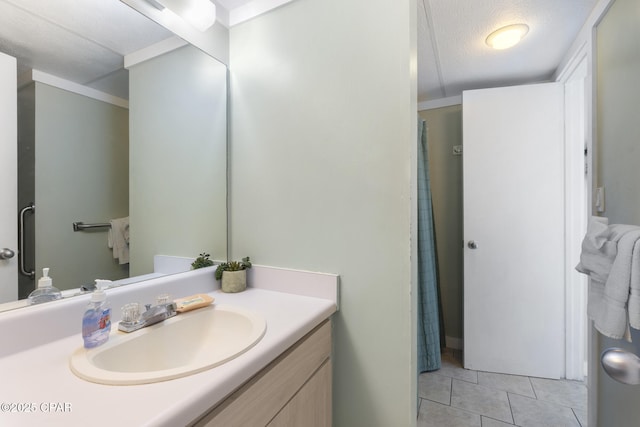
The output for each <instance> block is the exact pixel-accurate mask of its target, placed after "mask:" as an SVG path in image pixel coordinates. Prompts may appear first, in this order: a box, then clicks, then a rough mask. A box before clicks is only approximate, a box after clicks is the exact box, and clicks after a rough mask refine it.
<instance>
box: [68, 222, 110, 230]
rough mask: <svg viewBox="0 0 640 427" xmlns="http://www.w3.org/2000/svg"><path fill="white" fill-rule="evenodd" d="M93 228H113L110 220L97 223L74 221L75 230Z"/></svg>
mask: <svg viewBox="0 0 640 427" xmlns="http://www.w3.org/2000/svg"><path fill="white" fill-rule="evenodd" d="M93 228H111V224H110V223H108V222H100V223H96V224H85V223H84V222H81V221H78V222H74V223H73V231H84V230H89V229H93Z"/></svg>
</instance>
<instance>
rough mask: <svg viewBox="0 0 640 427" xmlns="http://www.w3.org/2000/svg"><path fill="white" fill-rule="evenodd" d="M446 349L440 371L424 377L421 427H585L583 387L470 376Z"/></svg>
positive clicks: (570, 383) (420, 382)
mask: <svg viewBox="0 0 640 427" xmlns="http://www.w3.org/2000/svg"><path fill="white" fill-rule="evenodd" d="M461 360H462V353H461V352H460V351H457V350H445V352H443V354H442V368H441V369H439V370H437V371H434V372H427V373H423V374H421V375H420V378H419V380H418V395H419V397H420V400H419V405H420V406H419V411H418V427H500V426H511V425H516V426H521V427H542V426H544V427H564V426H571V427H587V388H586V386H585V385H584V383H582V382H578V381H564V380H548V379H543V378H533V377H520V376H516V375H504V374H494V373H488V372H479V371H470V370H467V369H463V368H462V362H461Z"/></svg>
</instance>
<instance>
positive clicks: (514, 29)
mask: <svg viewBox="0 0 640 427" xmlns="http://www.w3.org/2000/svg"><path fill="white" fill-rule="evenodd" d="M528 32H529V27H528V26H527V25H526V24H513V25H507V26H506V27H502V28H499V29H497V30H496V31H494V32H493V33H491V34H489V36H488V37H487V40H486V43H487V45H489V46H490V47H492V48H494V49H497V50H501V49H507V48H510V47H511V46H514V45H516V44H518V43H519V42H520V40H522V38H523V37H524V36H525V35H526V34H527V33H528Z"/></svg>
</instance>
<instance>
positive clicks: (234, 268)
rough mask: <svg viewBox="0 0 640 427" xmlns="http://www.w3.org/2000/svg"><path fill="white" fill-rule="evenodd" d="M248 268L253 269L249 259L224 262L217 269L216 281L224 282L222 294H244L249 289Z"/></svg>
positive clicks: (221, 286) (222, 283)
mask: <svg viewBox="0 0 640 427" xmlns="http://www.w3.org/2000/svg"><path fill="white" fill-rule="evenodd" d="M247 268H251V261H249V257H246V258H242V261H229V262H223V263H222V264H219V265H218V268H216V280H222V282H221V285H220V288H221V289H222V292H242V291H244V290H245V289H246V288H247Z"/></svg>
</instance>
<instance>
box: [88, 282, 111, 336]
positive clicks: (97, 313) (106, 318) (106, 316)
mask: <svg viewBox="0 0 640 427" xmlns="http://www.w3.org/2000/svg"><path fill="white" fill-rule="evenodd" d="M100 282H101V281H98V280H96V285H97V289H96V290H95V291H93V293H92V294H91V299H90V300H89V305H88V306H87V310H86V311H85V312H84V316H82V338H83V340H84V346H85V348H93V347H97V346H99V345H101V344H104V343H105V342H107V340H108V339H109V333H110V332H111V307H110V305H109V302H108V301H107V294H106V293H105V292H104V289H102V283H100Z"/></svg>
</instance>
